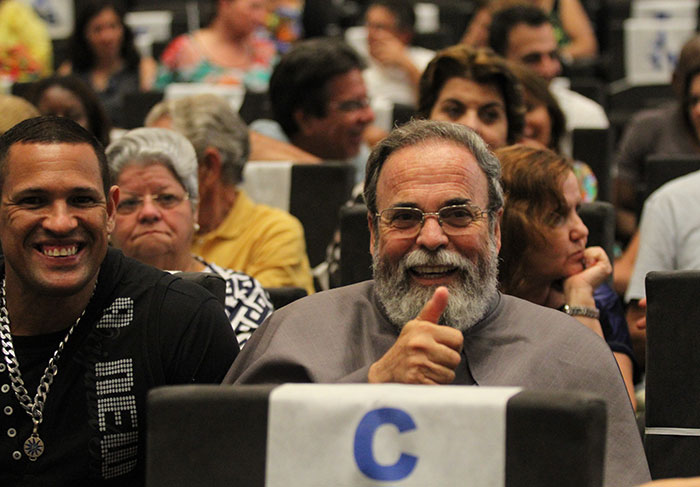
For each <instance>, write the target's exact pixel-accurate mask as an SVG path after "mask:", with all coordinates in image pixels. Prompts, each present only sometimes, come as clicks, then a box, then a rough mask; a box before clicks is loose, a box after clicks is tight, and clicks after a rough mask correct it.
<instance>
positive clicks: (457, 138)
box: [364, 120, 503, 223]
mask: <svg viewBox="0 0 700 487" xmlns="http://www.w3.org/2000/svg"><path fill="white" fill-rule="evenodd" d="M430 140H438V141H439V140H444V141H449V142H451V143H454V144H456V145H458V146H462V147H464V148H465V149H467V150H468V151H469V152H471V153H472V154H473V155H474V158H475V159H476V162H477V164H478V165H479V167H480V168H481V170H482V171H484V174H485V175H486V180H487V184H488V195H489V203H488V207H487V208H486V210H487V211H488V213H489V217H490V219H491V222H492V223H493V222H494V221H495V220H494V218H493V216H494V215H495V213H496V212H497V211H498V210H500V209H501V208H502V207H503V189H502V188H501V163H500V162H499V161H498V158H497V157H496V156H495V155H493V153H492V152H491V151H489V149H488V147H487V146H486V143H485V142H484V141H483V140H482V139H481V137H479V136H478V135H477V133H476V132H474V131H473V130H472V129H470V128H468V127H465V126H464V125H461V124H457V123H451V122H438V121H434V120H413V121H411V122H409V123H407V124H405V125H402V126H401V127H398V128H395V129H394V130H392V131H391V133H390V134H389V135H388V136H387V137H386V138H385V139H384V140H382V141H381V142H380V143H379V144H377V146H376V147H375V148H374V150H372V153H371V154H370V156H369V159H368V160H367V167H366V170H365V189H364V198H365V203H367V209H368V210H369V211H370V213H371V214H375V213H377V182H378V181H379V173H380V172H381V170H382V167H383V166H384V163H385V162H386V160H387V159H388V158H389V156H390V155H391V154H393V153H394V152H396V151H397V150H399V149H403V148H404V147H410V146H414V145H418V144H421V143H423V142H427V141H430Z"/></svg>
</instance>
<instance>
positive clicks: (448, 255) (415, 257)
mask: <svg viewBox="0 0 700 487" xmlns="http://www.w3.org/2000/svg"><path fill="white" fill-rule="evenodd" d="M471 263H472V262H471V261H470V260H469V259H467V258H466V257H464V256H463V255H460V254H458V253H456V252H450V251H449V250H445V249H439V250H437V251H434V252H430V251H428V250H425V249H416V250H414V251H413V252H411V253H410V254H408V255H406V256H405V257H404V258H403V259H401V262H400V266H401V267H402V270H406V269H410V268H411V267H418V266H429V267H456V268H458V269H466V268H468V267H469V266H470V264H471Z"/></svg>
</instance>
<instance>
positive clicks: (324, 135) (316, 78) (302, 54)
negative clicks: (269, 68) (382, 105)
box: [251, 38, 374, 183]
mask: <svg viewBox="0 0 700 487" xmlns="http://www.w3.org/2000/svg"><path fill="white" fill-rule="evenodd" d="M364 68H365V63H364V62H363V61H362V58H360V56H359V55H358V54H357V53H356V52H355V50H354V49H352V48H351V47H350V46H349V45H348V44H346V43H345V42H342V41H339V40H336V39H329V38H316V39H311V40H307V41H302V42H299V43H297V44H295V45H294V47H293V48H292V49H291V50H290V51H289V52H287V53H286V54H285V55H284V56H282V58H281V59H280V62H279V63H278V64H277V66H275V70H274V72H273V73H272V77H271V78H270V102H271V104H272V112H273V117H274V120H266V119H260V120H256V121H255V122H253V123H252V124H251V129H252V130H254V131H256V132H258V133H260V134H263V135H265V136H267V137H271V138H273V139H276V140H278V141H281V142H285V143H290V144H292V145H294V146H295V147H297V148H299V149H301V150H303V151H306V152H308V153H310V154H312V155H314V156H316V157H318V158H319V159H321V160H323V161H338V162H343V163H346V164H349V165H352V166H353V167H354V168H355V181H356V182H357V183H360V182H362V181H363V179H364V174H365V172H364V171H365V163H366V162H367V157H368V156H369V147H368V145H367V143H366V137H365V135H366V133H367V131H368V129H369V128H370V127H371V124H372V122H374V112H373V111H372V108H371V107H370V105H369V98H368V95H367V88H366V86H365V82H364V79H363V78H362V70H363V69H364Z"/></svg>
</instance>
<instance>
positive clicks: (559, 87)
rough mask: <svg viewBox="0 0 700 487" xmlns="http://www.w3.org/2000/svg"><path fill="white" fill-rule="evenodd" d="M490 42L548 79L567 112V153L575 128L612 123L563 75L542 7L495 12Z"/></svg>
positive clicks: (553, 35) (563, 144) (564, 146)
mask: <svg viewBox="0 0 700 487" xmlns="http://www.w3.org/2000/svg"><path fill="white" fill-rule="evenodd" d="M489 45H490V46H491V48H492V49H493V50H494V51H495V52H496V53H498V54H499V55H501V56H503V57H504V58H506V59H507V60H509V61H511V62H513V63H520V64H522V65H525V66H527V67H529V68H530V69H532V70H533V71H535V72H536V73H537V74H539V75H540V76H542V77H543V78H544V79H545V81H546V82H547V86H548V88H549V90H550V92H551V93H552V95H554V97H555V98H556V100H557V103H558V104H559V107H560V108H561V110H562V111H563V112H564V114H565V115H566V134H565V137H564V138H563V141H562V142H561V150H562V152H563V153H564V154H566V155H567V156H569V157H570V156H571V151H572V148H571V144H572V142H571V132H573V130H574V129H576V128H596V129H607V128H608V127H609V126H610V123H609V121H608V117H607V115H606V113H605V110H604V109H603V107H602V106H601V105H599V104H598V103H597V102H595V101H593V100H591V99H590V98H586V97H585V96H583V95H581V94H580V93H578V92H576V91H573V90H571V89H570V87H569V81H568V80H567V79H564V78H561V77H560V76H561V73H562V64H561V60H560V54H559V47H558V45H557V40H556V33H555V28H554V25H552V22H551V20H550V18H549V17H547V15H546V14H545V13H544V12H543V11H542V9H540V8H538V7H533V6H531V5H523V4H520V5H516V6H514V7H510V8H506V9H503V10H499V11H498V12H496V13H495V14H494V16H493V20H492V22H491V27H490V30H489Z"/></svg>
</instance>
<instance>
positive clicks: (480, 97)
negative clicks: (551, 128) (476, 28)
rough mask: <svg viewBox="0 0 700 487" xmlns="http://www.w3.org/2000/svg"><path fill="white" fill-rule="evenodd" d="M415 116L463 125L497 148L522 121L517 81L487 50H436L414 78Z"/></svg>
mask: <svg viewBox="0 0 700 487" xmlns="http://www.w3.org/2000/svg"><path fill="white" fill-rule="evenodd" d="M418 115H419V116H420V117H422V118H428V119H430V120H442V121H446V122H456V123H460V124H462V125H466V126H467V127H469V128H471V129H472V130H474V131H476V133H478V134H479V135H480V136H481V138H482V139H484V141H485V142H486V143H487V144H488V145H489V146H490V147H491V149H497V148H499V147H503V146H505V145H507V144H514V143H515V142H517V141H519V140H520V138H521V136H522V132H523V128H524V126H525V118H524V116H525V105H524V103H523V98H522V88H521V86H520V81H518V79H517V78H516V77H515V75H514V74H513V73H512V71H511V70H510V68H509V67H508V64H507V62H506V61H505V60H504V59H503V58H501V57H500V56H497V55H496V54H494V52H493V51H491V49H488V48H480V49H473V48H471V47H468V46H465V45H457V46H452V47H448V48H447V49H443V50H442V51H439V52H438V53H437V54H436V56H435V58H434V59H433V60H432V61H431V62H430V64H428V67H427V68H426V69H425V71H424V72H423V76H422V77H421V80H420V91H419V99H418Z"/></svg>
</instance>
